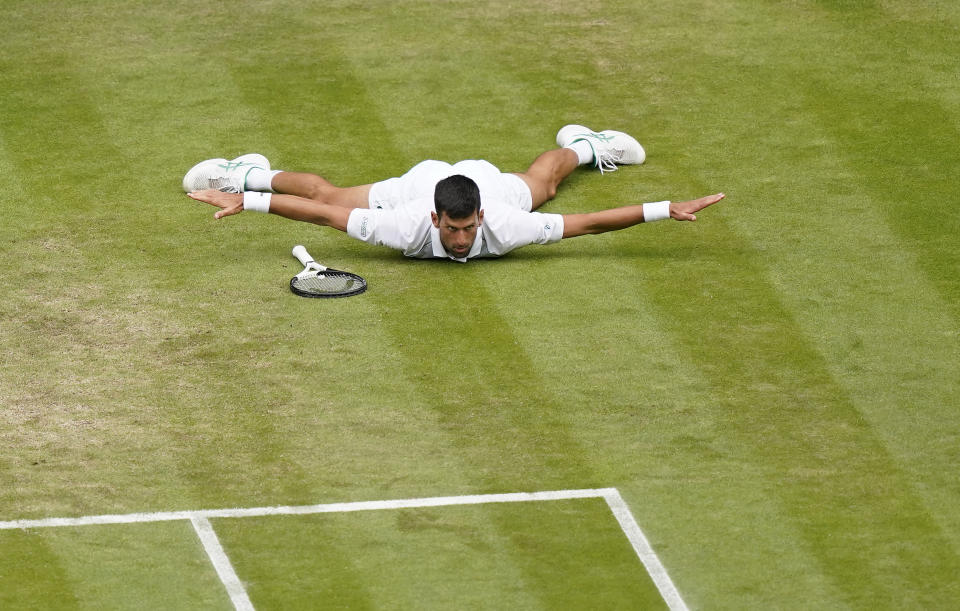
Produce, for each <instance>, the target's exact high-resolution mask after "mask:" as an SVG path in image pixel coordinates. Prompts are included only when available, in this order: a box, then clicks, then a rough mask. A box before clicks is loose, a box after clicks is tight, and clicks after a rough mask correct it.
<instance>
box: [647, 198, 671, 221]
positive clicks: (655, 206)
mask: <svg viewBox="0 0 960 611" xmlns="http://www.w3.org/2000/svg"><path fill="white" fill-rule="evenodd" d="M668 218H670V202H669V201H664V202H652V203H649V204H644V205H643V222H644V223H653V222H655V221H662V220H664V219H668Z"/></svg>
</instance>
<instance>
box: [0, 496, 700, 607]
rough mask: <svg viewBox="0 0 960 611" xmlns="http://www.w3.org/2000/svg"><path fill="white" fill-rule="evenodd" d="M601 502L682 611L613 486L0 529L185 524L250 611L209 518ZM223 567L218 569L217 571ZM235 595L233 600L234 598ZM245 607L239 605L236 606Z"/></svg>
mask: <svg viewBox="0 0 960 611" xmlns="http://www.w3.org/2000/svg"><path fill="white" fill-rule="evenodd" d="M587 498H602V499H604V500H605V501H606V503H607V506H609V507H610V510H611V511H612V512H613V515H614V517H616V519H617V523H618V524H619V525H620V528H621V529H622V530H623V533H624V534H625V535H626V536H627V539H628V540H629V541H630V544H631V545H632V546H633V550H634V552H635V553H636V554H637V556H638V558H639V559H640V561H641V562H642V563H643V566H644V567H645V568H646V569H647V572H648V573H649V574H650V577H651V578H652V579H653V582H654V585H656V587H657V589H658V590H659V591H660V595H661V596H662V597H663V599H664V601H665V602H666V603H667V605H668V606H669V607H670V609H672V610H674V611H687V605H686V603H684V602H683V599H682V598H681V597H680V594H679V592H678V591H677V588H676V587H675V586H674V584H673V581H672V580H671V579H670V576H669V575H668V574H667V571H666V569H665V568H664V567H663V564H662V563H661V562H660V559H659V558H658V557H657V555H656V553H655V552H654V551H653V548H651V547H650V543H649V542H648V541H647V538H646V537H645V536H644V534H643V531H642V530H640V526H639V525H638V524H637V521H636V519H635V518H634V517H633V514H632V513H631V512H630V508H629V507H628V506H627V504H626V502H625V501H624V500H623V497H622V496H620V492H619V491H618V490H617V489H616V488H596V489H585V490H552V491H546V492H514V493H509V494H477V495H467V496H439V497H429V498H419V499H395V500H388V501H359V502H353V503H325V504H322V505H299V506H282V507H249V508H235V509H203V510H197V511H161V512H155V513H128V514H115V515H99V516H84V517H79V518H44V519H39V520H10V521H5V522H0V530H12V529H17V528H52V527H58V526H92V525H104V524H135V523H143V522H167V521H171V520H190V522H191V523H192V524H193V527H194V529H195V530H196V531H197V534H198V536H199V537H200V540H201V542H202V543H203V546H204V549H205V550H206V551H207V555H208V556H210V560H211V562H212V563H213V565H214V567H215V568H216V570H217V574H218V575H220V579H221V581H223V584H224V586H225V587H226V588H227V592H228V593H230V598H231V600H233V602H234V605H235V606H236V607H237V609H253V605H252V604H251V603H250V599H249V597H248V596H247V593H246V590H244V588H243V584H242V582H240V579H239V578H238V577H237V575H236V573H235V572H234V571H233V566H232V565H231V564H230V560H229V558H228V557H227V555H226V552H224V551H223V547H222V546H221V545H220V541H219V539H217V536H216V533H215V532H214V531H213V527H212V525H211V524H210V522H209V520H210V519H211V518H249V517H257V516H277V515H310V514H318V513H345V512H352V511H376V510H382V509H407V508H418V507H444V506H449V505H481V504H487V503H523V502H536V501H559V500H569V499H587ZM221 569H223V571H221ZM235 593H236V595H237V597H236V598H235V597H234V594H235ZM241 604H242V605H244V606H241Z"/></svg>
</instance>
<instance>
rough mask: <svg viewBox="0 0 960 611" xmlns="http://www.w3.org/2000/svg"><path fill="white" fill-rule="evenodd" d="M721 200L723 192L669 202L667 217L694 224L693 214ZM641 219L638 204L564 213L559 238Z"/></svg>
mask: <svg viewBox="0 0 960 611" xmlns="http://www.w3.org/2000/svg"><path fill="white" fill-rule="evenodd" d="M724 197H726V196H725V195H724V194H723V193H717V194H715V195H707V196H706V197H701V198H699V199H694V200H690V201H685V202H670V218H672V219H676V220H678V221H695V220H697V212H700V211H701V210H703V209H704V208H706V207H707V206H710V205H712V204H715V203H717V202H718V201H720V200H721V199H723V198H724ZM644 220H645V219H644V218H643V206H642V205H637V206H623V207H620V208H611V209H609V210H600V211H598V212H586V213H583V214H564V215H563V237H565V238H574V237H576V236H580V235H587V234H591V233H605V232H607V231H616V230H618V229H626V228H627V227H633V226H634V225H639V224H640V223H642V222H644Z"/></svg>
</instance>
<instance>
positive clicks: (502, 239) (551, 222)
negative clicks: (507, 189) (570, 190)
mask: <svg viewBox="0 0 960 611" xmlns="http://www.w3.org/2000/svg"><path fill="white" fill-rule="evenodd" d="M483 230H484V238H485V239H486V242H487V249H488V250H489V251H490V254H492V255H503V254H506V253H508V252H510V251H511V250H514V249H516V248H520V247H521V246H526V245H528V244H552V243H554V242H558V241H560V239H561V238H563V216H562V215H560V214H548V213H543V212H525V211H523V210H517V209H515V208H510V207H506V206H504V207H500V206H497V207H495V208H490V209H488V210H486V211H485V212H484V216H483Z"/></svg>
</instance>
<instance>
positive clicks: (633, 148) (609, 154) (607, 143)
mask: <svg viewBox="0 0 960 611" xmlns="http://www.w3.org/2000/svg"><path fill="white" fill-rule="evenodd" d="M579 140H583V141H585V142H586V143H587V144H589V145H590V148H592V149H593V159H594V162H595V163H596V165H597V167H598V168H600V172H605V171H606V172H613V171H614V170H616V169H617V166H618V165H639V164H641V163H643V162H644V161H646V159H647V153H646V151H644V150H643V147H642V146H640V143H639V142H637V140H636V138H634V137H633V136H631V135H630V134H625V133H624V132H618V131H614V130H612V129H605V130H603V131H602V132H595V131H593V130H592V129H590V128H589V127H584V126H583V125H565V126H563V127H561V128H560V131H558V132H557V146H559V147H564V146H569V145H571V144H573V143H574V142H577V141H579Z"/></svg>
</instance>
